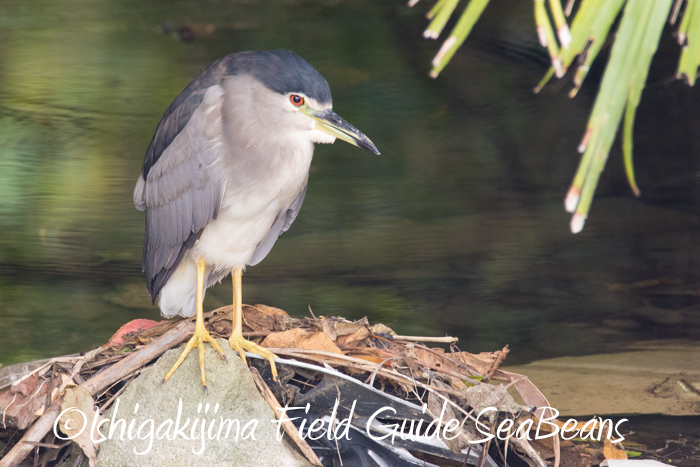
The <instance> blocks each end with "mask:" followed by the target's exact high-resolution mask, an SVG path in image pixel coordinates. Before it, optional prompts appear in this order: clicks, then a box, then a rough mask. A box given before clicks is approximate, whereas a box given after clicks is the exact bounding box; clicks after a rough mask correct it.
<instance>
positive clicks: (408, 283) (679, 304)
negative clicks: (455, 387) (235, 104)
mask: <svg viewBox="0 0 700 467" xmlns="http://www.w3.org/2000/svg"><path fill="white" fill-rule="evenodd" d="M380 4H382V5H381V6H380ZM425 8H426V6H425V5H421V4H419V7H417V8H416V9H413V10H409V9H408V8H406V7H405V5H404V4H403V3H402V2H395V3H390V4H388V5H387V4H386V2H385V3H382V2H376V1H358V0H354V1H296V2H295V1H276V2H256V1H253V0H251V1H209V2H196V1H192V0H189V1H176V2H170V1H168V2H166V1H150V2H142V1H136V0H90V1H81V0H64V1H62V2H55V1H53V0H7V1H4V2H2V3H1V4H0V363H2V364H11V363H16V362H23V361H27V360H30V359H38V358H45V357H50V356H56V355H61V354H67V353H73V352H78V351H82V350H87V349H90V348H92V347H94V346H97V345H100V344H102V343H104V342H106V340H107V339H108V338H109V336H110V335H111V334H112V333H113V332H114V331H115V330H116V329H117V328H118V327H119V326H120V325H121V324H123V323H125V322H127V321H129V320H131V319H134V318H151V319H159V313H158V310H157V308H156V307H154V306H152V305H151V304H150V300H149V298H148V296H147V294H146V288H145V281H144V277H143V276H142V274H141V272H140V258H141V246H142V236H143V223H144V218H143V214H142V213H140V212H138V211H136V210H135V209H134V206H133V202H132V190H133V186H134V183H135V180H136V178H137V176H138V174H139V171H140V167H141V163H142V160H143V154H144V152H145V149H146V146H147V145H148V142H149V141H150V138H151V136H152V134H153V131H154V129H155V126H156V125H157V123H158V121H159V118H160V115H161V113H162V112H163V110H164V109H165V108H166V107H167V106H168V104H169V103H170V102H171V101H172V99H173V98H174V97H175V96H176V95H177V94H178V93H179V92H180V91H181V90H182V88H184V86H185V85H187V83H188V82H189V81H190V80H191V79H192V78H194V77H195V76H196V75H197V74H198V73H199V71H200V70H201V69H203V68H204V67H205V66H207V65H208V64H209V63H211V62H212V61H214V60H215V59H217V58H218V57H220V56H222V55H225V54H227V53H231V52H234V51H239V50H249V49H255V50H263V49H270V48H279V47H283V48H289V49H293V50H294V51H296V52H297V53H298V54H300V55H301V56H303V57H304V58H306V59H307V60H308V61H309V62H311V63H312V64H313V65H314V66H315V67H316V68H317V69H318V70H319V71H320V72H321V73H322V74H324V75H325V76H326V78H327V79H328V81H329V82H330V85H331V89H332V90H333V97H334V102H335V110H336V111H337V112H338V113H339V114H341V115H342V116H344V117H345V118H346V119H347V120H349V121H350V122H352V123H353V124H354V125H355V126H357V127H358V128H360V129H361V130H362V131H364V132H365V133H366V134H367V135H368V136H369V137H370V138H372V139H373V141H374V142H375V143H376V145H377V146H378V147H379V149H380V150H381V151H382V155H381V156H378V157H375V156H372V155H371V154H369V153H365V152H362V151H360V150H358V149H357V148H354V147H351V146H350V145H347V144H344V143H342V142H340V143H336V144H335V145H333V146H319V147H318V148H317V150H316V157H315V159H314V162H313V165H312V173H311V181H310V185H309V189H308V193H307V196H306V201H305V204H304V208H303V209H302V212H301V215H300V216H299V218H298V219H297V221H296V222H295V224H294V226H293V228H292V229H291V230H290V231H289V232H288V233H286V234H285V235H283V236H282V238H281V239H280V240H279V241H278V242H277V245H276V246H275V248H274V249H273V251H272V253H271V254H270V255H269V256H268V257H267V259H265V261H264V262H263V263H261V264H260V265H259V266H256V267H253V268H250V269H249V270H248V271H247V273H246V275H245V277H244V289H243V291H244V301H245V302H246V303H265V304H268V305H273V306H277V307H280V308H283V309H285V310H287V311H288V312H289V313H291V314H293V315H295V316H303V315H305V314H306V313H308V311H307V310H308V307H309V306H311V308H312V309H313V310H314V313H315V314H316V315H342V316H345V317H347V318H360V317H362V316H368V317H369V319H370V321H372V322H384V323H386V324H387V325H389V326H391V327H393V328H394V329H395V330H396V331H397V332H399V333H402V334H417V335H444V334H449V335H455V336H458V337H459V338H460V346H461V348H462V349H464V350H470V351H487V350H488V351H490V350H495V349H498V348H501V347H503V346H504V345H505V344H509V345H510V347H511V350H512V352H511V354H510V356H509V360H510V361H511V363H523V362H527V361H530V360H533V359H539V358H546V357H552V356H561V355H580V354H589V353H597V352H606V351H611V350H616V349H618V348H620V347H621V346H624V345H625V344H627V343H629V342H633V341H636V340H641V339H651V338H665V339H668V338H686V339H687V338H691V339H697V338H698V337H699V336H700V311H698V307H699V299H698V296H699V293H700V292H699V290H700V287H699V285H700V274H699V273H700V269H699V267H698V261H700V241H699V239H698V235H697V232H698V227H699V224H700V215H699V214H700V212H699V211H698V206H699V204H698V201H699V194H700V192H699V190H698V170H700V167H698V153H699V151H700V137H699V136H698V135H699V132H698V130H699V129H700V115H699V112H698V110H697V109H700V90H699V89H691V88H687V87H685V86H684V85H681V84H680V83H678V82H675V81H673V80H671V79H668V78H669V77H672V76H673V73H674V62H675V60H676V59H677V58H676V57H677V50H676V49H675V48H674V47H673V46H672V45H671V44H670V42H671V39H670V38H668V39H666V40H665V42H664V44H663V46H662V50H661V52H660V55H659V57H658V60H656V62H655V65H654V69H653V71H652V75H651V77H650V83H651V86H650V88H649V89H648V90H647V91H646V93H645V96H644V100H643V102H642V106H641V108H640V112H639V116H638V119H637V124H636V128H635V165H636V170H637V177H638V183H639V186H640V188H641V189H642V195H643V196H642V197H641V198H640V199H634V198H633V197H632V195H631V194H630V191H629V189H628V187H627V186H626V181H625V178H624V171H623V169H622V165H621V163H620V155H619V148H617V147H615V149H614V150H613V153H612V154H611V160H610V163H609V164H608V167H607V170H606V171H605V172H604V173H603V176H602V178H601V183H600V186H599V188H598V192H597V195H596V199H595V201H594V205H593V209H592V212H591V216H590V218H589V221H588V223H587V225H586V228H585V230H584V231H583V233H581V234H579V235H577V236H573V235H571V234H570V233H569V231H568V221H569V219H568V215H567V214H566V213H565V212H564V209H563V206H562V201H563V197H564V194H565V192H566V189H567V187H568V184H569V183H570V181H571V178H572V177H573V174H574V171H575V168H576V164H577V162H578V154H577V153H576V151H575V148H576V145H577V144H578V140H579V138H580V137H581V135H582V134H583V131H584V128H585V123H586V118H587V115H588V112H589V111H590V108H591V105H592V98H593V96H594V94H595V90H596V85H597V83H596V82H595V79H596V70H594V71H593V73H592V75H591V82H590V83H589V84H588V85H587V86H584V88H583V90H582V91H581V92H580V93H579V96H578V97H577V98H576V99H575V100H570V99H568V98H567V97H566V92H567V90H568V88H567V86H566V85H564V84H563V83H554V84H553V85H552V86H550V87H548V88H546V89H545V91H543V92H542V93H541V94H540V95H538V96H535V95H533V94H532V92H531V89H532V87H533V86H534V85H535V84H536V83H537V81H538V80H539V78H540V77H541V76H542V74H543V73H544V71H545V70H546V59H544V58H543V54H542V51H541V50H540V49H539V47H538V46H537V45H536V37H535V33H534V29H533V26H532V18H531V15H532V11H531V8H532V7H531V4H530V3H528V2H517V3H516V2H510V3H509V2H495V3H494V5H493V6H490V7H489V11H488V12H487V14H486V17H485V18H484V19H483V20H482V22H481V23H479V26H478V27H477V29H476V31H475V33H474V37H473V38H470V40H469V41H468V44H467V46H465V47H464V48H463V49H462V50H461V51H460V52H459V53H458V54H457V57H456V58H455V60H454V61H453V63H452V64H451V65H450V66H449V67H448V68H447V70H446V71H445V72H444V73H443V76H441V77H440V78H439V79H437V80H432V79H430V78H428V76H427V72H428V68H429V61H430V58H431V57H432V55H433V54H434V53H435V51H437V49H438V47H439V43H436V42H428V41H424V40H422V39H421V37H420V33H421V32H422V28H423V27H424V26H425V22H424V20H423V18H422V16H421V15H422V13H423V12H424V11H425ZM165 23H170V24H165ZM164 24H165V26H163V25H164ZM184 26H186V27H187V28H188V29H185V30H181V35H184V36H189V35H192V36H193V40H191V41H189V42H187V41H183V40H179V39H178V38H177V37H176V36H177V33H170V34H165V33H163V29H169V28H170V29H173V30H175V31H176V30H178V29H179V28H182V27H184ZM598 73H599V72H598ZM696 88H697V87H696ZM640 281H646V282H640ZM230 300H231V286H230V283H229V282H228V281H225V282H224V284H222V285H219V286H216V287H215V288H213V289H210V290H209V292H208V294H207V300H206V303H205V309H212V308H214V307H218V306H220V305H224V304H227V303H230Z"/></svg>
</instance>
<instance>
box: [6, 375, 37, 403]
mask: <svg viewBox="0 0 700 467" xmlns="http://www.w3.org/2000/svg"><path fill="white" fill-rule="evenodd" d="M38 385H39V374H38V373H34V374H33V375H31V376H30V377H28V378H26V379H23V380H18V381H17V382H15V383H13V384H12V386H10V394H17V393H20V394H22V395H23V396H25V397H26V396H29V395H31V393H33V392H34V391H35V390H36V387H37V386H38Z"/></svg>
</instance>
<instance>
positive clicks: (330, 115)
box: [307, 109, 379, 154]
mask: <svg viewBox="0 0 700 467" xmlns="http://www.w3.org/2000/svg"><path fill="white" fill-rule="evenodd" d="M307 115H308V116H309V117H311V118H313V119H314V120H316V129H317V130H321V131H323V132H324V133H328V134H329V135H331V136H335V137H336V138H340V139H342V140H343V141H347V142H348V143H350V144H352V145H353V146H357V147H358V148H362V149H366V150H368V151H372V152H373V153H375V154H379V151H378V150H377V147H376V146H375V145H374V143H372V141H370V140H369V138H368V137H366V136H365V135H364V133H362V132H361V131H360V130H358V129H357V128H355V127H354V126H352V125H350V124H349V123H348V122H347V121H345V119H343V118H342V117H341V116H340V115H338V114H337V113H335V112H333V111H332V110H330V109H328V110H321V111H312V112H309V113H307Z"/></svg>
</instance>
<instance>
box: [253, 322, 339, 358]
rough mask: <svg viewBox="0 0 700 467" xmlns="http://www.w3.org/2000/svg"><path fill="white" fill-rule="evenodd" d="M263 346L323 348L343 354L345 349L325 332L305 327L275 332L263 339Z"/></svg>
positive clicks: (326, 350)
mask: <svg viewBox="0 0 700 467" xmlns="http://www.w3.org/2000/svg"><path fill="white" fill-rule="evenodd" d="M262 346H263V347H269V348H286V349H307V350H323V351H325V352H333V353H338V354H343V351H342V350H340V349H339V348H338V346H337V345H335V343H334V342H333V341H332V340H331V339H330V337H328V335H327V334H325V333H323V332H320V331H318V332H310V331H305V330H304V329H299V328H297V329H290V330H289V331H283V332H273V333H272V334H270V335H269V336H267V337H266V338H265V340H263V341H262Z"/></svg>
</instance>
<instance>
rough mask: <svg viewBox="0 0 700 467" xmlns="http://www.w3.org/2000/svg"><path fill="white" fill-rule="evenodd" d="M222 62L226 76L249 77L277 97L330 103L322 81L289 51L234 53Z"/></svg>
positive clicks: (327, 91) (314, 70)
mask: <svg viewBox="0 0 700 467" xmlns="http://www.w3.org/2000/svg"><path fill="white" fill-rule="evenodd" d="M222 60H224V61H225V65H226V71H227V74H229V75H240V74H249V75H251V76H253V77H255V79H257V80H258V81H260V82H261V83H263V84H264V85H265V86H266V87H267V88H269V89H271V90H273V91H275V92H278V93H280V94H287V93H290V92H291V93H301V94H304V95H306V96H307V97H310V98H312V99H314V100H316V101H317V102H319V103H321V104H330V103H332V101H333V99H332V98H331V89H330V87H329V86H328V81H326V78H324V77H323V76H321V74H320V73H319V72H318V71H316V69H315V68H314V67H312V66H311V65H309V63H308V62H307V61H306V60H304V59H303V58H301V57H300V56H298V55H297V54H295V53H294V52H292V51H289V50H268V51H265V52H238V53H235V54H231V55H228V56H226V57H224V58H223V59H222Z"/></svg>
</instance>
